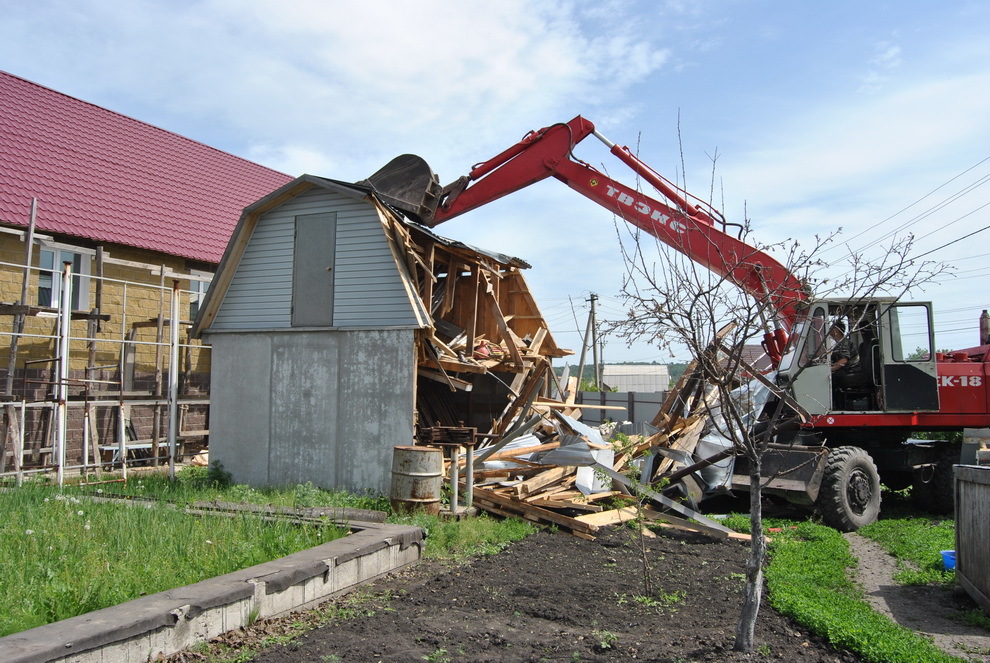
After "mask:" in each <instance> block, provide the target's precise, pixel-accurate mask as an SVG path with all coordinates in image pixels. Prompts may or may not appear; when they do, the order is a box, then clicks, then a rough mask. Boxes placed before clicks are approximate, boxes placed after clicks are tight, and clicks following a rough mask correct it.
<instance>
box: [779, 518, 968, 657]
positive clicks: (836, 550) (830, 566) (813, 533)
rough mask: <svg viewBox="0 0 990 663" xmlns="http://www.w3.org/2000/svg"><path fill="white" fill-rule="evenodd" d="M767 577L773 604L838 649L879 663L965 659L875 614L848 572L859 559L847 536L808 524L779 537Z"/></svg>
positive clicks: (800, 525) (784, 532)
mask: <svg viewBox="0 0 990 663" xmlns="http://www.w3.org/2000/svg"><path fill="white" fill-rule="evenodd" d="M770 554H771V563H770V565H769V566H768V568H767V572H766V578H767V586H768V589H769V600H770V604H771V605H773V607H774V608H776V609H777V610H778V611H779V612H781V613H783V614H785V615H788V616H790V617H792V618H794V619H795V620H796V621H798V622H799V623H800V624H802V625H804V626H805V627H807V628H809V629H810V630H812V631H813V632H815V633H817V634H818V635H821V636H823V637H825V638H827V639H828V641H829V642H831V643H832V644H833V645H835V646H836V647H841V648H843V649H848V650H850V651H853V652H855V653H857V654H859V655H860V656H861V657H862V658H863V659H864V660H866V661H874V662H876V663H939V662H942V661H959V660H960V659H958V658H955V657H953V656H949V655H948V654H946V653H944V652H943V651H941V650H940V649H938V648H937V647H935V646H934V645H933V644H931V642H930V641H928V640H927V639H925V638H923V637H921V636H920V635H918V634H916V633H915V632H913V631H910V630H908V629H906V628H904V627H902V626H899V625H897V624H895V623H894V622H892V621H891V620H890V619H888V618H887V617H885V616H884V615H881V614H879V613H877V612H875V611H874V610H873V609H872V608H871V607H870V606H869V604H868V603H866V601H865V600H864V596H863V593H862V590H861V589H859V587H857V586H856V585H855V584H854V583H853V582H852V581H851V580H850V579H849V573H848V570H849V569H850V568H852V567H853V566H855V564H856V560H855V558H854V557H853V556H852V555H851V554H850V552H849V545H848V543H847V542H846V540H845V539H844V538H843V537H842V535H841V534H840V533H839V532H837V531H835V530H834V529H831V528H829V527H824V526H821V525H816V524H814V523H810V522H803V523H800V524H798V525H797V530H784V531H783V532H780V533H777V534H775V535H774V539H773V543H772V544H771V546H770Z"/></svg>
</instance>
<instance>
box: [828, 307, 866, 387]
mask: <svg viewBox="0 0 990 663" xmlns="http://www.w3.org/2000/svg"><path fill="white" fill-rule="evenodd" d="M828 334H829V336H831V337H832V340H833V341H835V346H834V347H833V348H832V354H831V355H830V359H831V362H832V385H833V386H835V387H846V386H853V384H854V383H855V382H856V379H855V376H856V375H857V374H858V373H859V371H860V368H861V367H860V365H859V352H858V351H857V350H856V346H855V344H853V342H852V339H850V338H849V336H848V335H846V324H845V323H844V322H843V321H842V320H836V321H835V322H833V323H832V328H831V329H829V332H828Z"/></svg>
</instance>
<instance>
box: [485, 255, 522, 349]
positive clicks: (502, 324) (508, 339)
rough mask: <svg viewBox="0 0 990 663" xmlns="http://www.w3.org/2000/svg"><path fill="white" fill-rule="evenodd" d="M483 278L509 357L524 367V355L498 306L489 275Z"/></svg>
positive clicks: (490, 306)
mask: <svg viewBox="0 0 990 663" xmlns="http://www.w3.org/2000/svg"><path fill="white" fill-rule="evenodd" d="M481 276H482V278H483V279H484V281H485V284H486V285H487V287H486V292H487V293H488V294H489V295H490V296H489V298H488V306H489V308H490V309H491V313H492V316H493V317H494V319H495V325H496V326H497V327H498V331H499V334H500V335H501V336H502V340H503V341H505V346H506V350H508V352H509V356H510V357H512V363H514V364H515V365H516V366H519V367H522V366H523V358H522V355H521V354H520V353H519V348H518V347H516V343H515V341H514V340H513V338H512V334H511V333H509V325H508V323H507V322H506V321H505V316H503V315H502V309H501V308H500V307H499V305H498V298H497V297H496V296H495V294H494V289H493V288H492V285H491V282H490V281H489V280H488V275H487V274H482V275H481Z"/></svg>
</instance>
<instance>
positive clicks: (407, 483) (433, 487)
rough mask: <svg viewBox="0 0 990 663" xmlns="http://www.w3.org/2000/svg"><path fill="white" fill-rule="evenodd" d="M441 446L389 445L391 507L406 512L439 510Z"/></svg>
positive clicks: (434, 511)
mask: <svg viewBox="0 0 990 663" xmlns="http://www.w3.org/2000/svg"><path fill="white" fill-rule="evenodd" d="M442 485H443V450H442V449H438V448H437V447H413V446H398V447H394V448H393V449H392V488H391V491H390V492H389V498H390V500H391V502H392V508H393V509H395V510H396V511H399V512H403V513H408V512H411V511H416V510H421V511H425V512H426V513H429V514H433V515H436V514H438V513H440V490H441V487H442Z"/></svg>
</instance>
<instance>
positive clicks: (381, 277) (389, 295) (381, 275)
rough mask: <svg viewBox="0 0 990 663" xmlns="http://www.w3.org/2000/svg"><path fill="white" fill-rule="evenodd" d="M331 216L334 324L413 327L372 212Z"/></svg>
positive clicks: (412, 316)
mask: <svg viewBox="0 0 990 663" xmlns="http://www.w3.org/2000/svg"><path fill="white" fill-rule="evenodd" d="M362 212H363V213H362V214H360V215H353V216H350V215H346V214H339V215H338V217H337V224H338V225H337V289H336V292H335V299H334V325H335V326H337V327H359V326H368V325H373V326H378V325H380V326H389V327H391V326H403V325H416V316H415V313H414V311H413V308H412V305H411V303H410V301H409V295H408V294H407V293H406V290H405V286H404V285H403V282H402V278H401V276H400V275H399V272H398V266H397V265H396V263H395V259H394V258H393V256H392V251H391V249H390V248H389V245H388V239H387V238H386V237H385V231H384V229H383V228H382V224H381V221H380V220H379V218H378V214H377V212H376V211H375V210H374V208H372V207H370V206H365V208H364V209H363V210H362Z"/></svg>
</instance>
